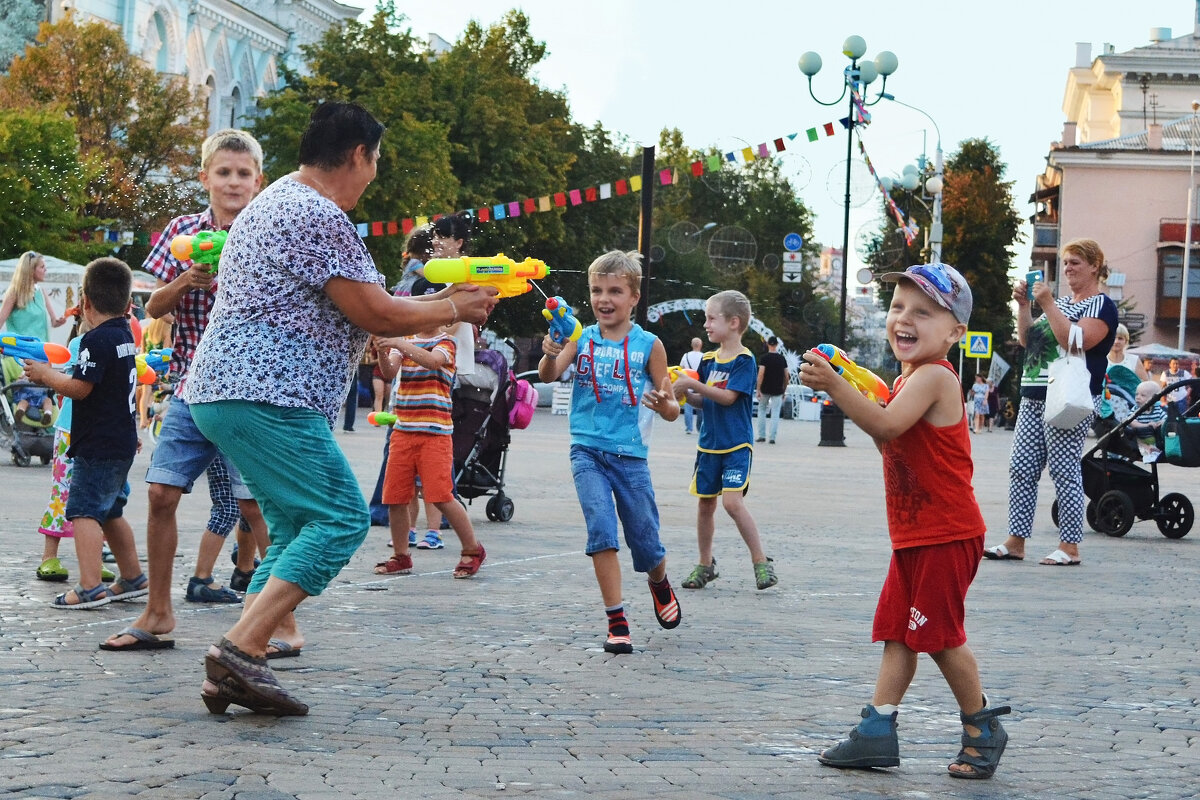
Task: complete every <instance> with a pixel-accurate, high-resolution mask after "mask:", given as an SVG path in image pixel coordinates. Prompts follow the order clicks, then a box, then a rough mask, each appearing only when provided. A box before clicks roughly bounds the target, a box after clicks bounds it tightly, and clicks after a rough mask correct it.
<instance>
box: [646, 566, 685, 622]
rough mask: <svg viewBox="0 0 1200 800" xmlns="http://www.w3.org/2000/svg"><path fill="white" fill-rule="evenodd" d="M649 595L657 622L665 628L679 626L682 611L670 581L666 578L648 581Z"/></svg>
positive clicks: (681, 619)
mask: <svg viewBox="0 0 1200 800" xmlns="http://www.w3.org/2000/svg"><path fill="white" fill-rule="evenodd" d="M650 596H651V597H652V598H654V616H655V617H657V618H658V624H659V625H661V626H663V627H664V628H666V629H667V630H670V629H671V628H677V627H679V623H680V622H682V621H683V612H682V611H680V610H679V600H678V599H677V598H676V597H675V590H674V589H672V588H671V582H670V581H669V580H667V579H666V578H663V579H662V581H661V582H660V583H655V582H654V581H650Z"/></svg>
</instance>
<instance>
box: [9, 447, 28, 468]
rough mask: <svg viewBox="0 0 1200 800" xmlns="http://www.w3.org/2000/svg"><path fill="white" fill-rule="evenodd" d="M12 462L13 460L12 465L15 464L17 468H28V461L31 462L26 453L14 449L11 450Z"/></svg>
mask: <svg viewBox="0 0 1200 800" xmlns="http://www.w3.org/2000/svg"><path fill="white" fill-rule="evenodd" d="M12 460H13V463H14V464H16V465H17V466H18V467H28V466H29V464H30V461H31V459H30V458H29V454H28V453H22V452H21V451H20V450H18V449H16V448H15V447H14V448H13V451H12Z"/></svg>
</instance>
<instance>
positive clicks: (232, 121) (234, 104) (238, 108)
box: [229, 86, 245, 128]
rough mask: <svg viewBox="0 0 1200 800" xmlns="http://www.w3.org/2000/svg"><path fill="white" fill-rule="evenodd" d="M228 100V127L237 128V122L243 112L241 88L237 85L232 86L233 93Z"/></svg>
mask: <svg viewBox="0 0 1200 800" xmlns="http://www.w3.org/2000/svg"><path fill="white" fill-rule="evenodd" d="M230 100H231V102H230V104H229V127H231V128H237V127H240V125H239V122H240V120H241V118H242V116H243V115H244V113H245V112H244V109H243V108H242V90H241V89H240V88H238V87H237V86H235V87H233V94H232V96H231V97H230Z"/></svg>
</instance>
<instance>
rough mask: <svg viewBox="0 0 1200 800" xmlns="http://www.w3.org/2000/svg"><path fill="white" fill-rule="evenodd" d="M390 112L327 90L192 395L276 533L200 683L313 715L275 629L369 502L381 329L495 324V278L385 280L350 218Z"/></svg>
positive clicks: (360, 526) (235, 281) (341, 550)
mask: <svg viewBox="0 0 1200 800" xmlns="http://www.w3.org/2000/svg"><path fill="white" fill-rule="evenodd" d="M382 136H383V126H382V125H381V124H380V123H379V122H378V121H377V120H375V118H374V117H372V116H371V114H370V113H368V112H367V111H366V110H365V109H363V108H362V107H361V106H358V105H356V104H352V103H325V104H323V105H321V106H319V107H318V108H317V109H316V110H315V111H313V114H312V118H311V120H310V121H309V125H308V128H307V130H306V131H305V132H304V135H303V136H302V137H301V140H300V158H299V161H300V168H299V169H298V170H297V171H296V172H293V173H292V174H290V175H288V176H286V177H284V178H283V179H281V180H279V181H277V182H276V183H274V184H272V185H271V186H270V187H268V188H267V189H266V190H265V191H263V192H262V193H261V194H260V195H259V196H258V197H257V198H255V200H254V201H253V202H252V203H251V204H250V205H249V206H247V207H246V209H245V210H244V211H242V213H241V214H240V215H239V216H238V218H237V221H236V222H235V223H234V225H233V227H232V228H231V229H230V231H229V240H228V242H227V243H226V245H225V249H224V252H223V254H222V257H221V274H220V281H219V284H220V288H219V289H218V291H217V301H216V305H215V306H214V308H213V313H212V318H211V320H210V321H209V325H208V328H207V329H206V330H205V332H204V337H203V339H201V341H200V345H199V347H198V348H197V350H196V355H195V359H194V360H193V362H192V368H191V374H190V377H189V380H188V384H187V388H186V390H185V399H186V400H187V401H188V402H189V403H190V404H191V405H192V413H193V416H194V418H195V420H196V425H197V426H198V427H199V428H200V430H201V431H202V432H203V433H204V435H205V436H207V437H209V438H210V439H211V440H212V441H213V443H214V444H216V445H217V446H218V447H219V448H220V449H221V451H222V452H223V453H225V454H227V455H228V456H229V457H230V458H232V459H233V462H234V463H235V464H236V465H237V467H238V469H239V470H240V471H241V473H242V477H243V478H244V479H245V481H246V484H247V486H248V487H249V488H250V490H251V492H252V493H253V494H254V497H255V499H256V500H258V502H259V504H260V505H261V506H262V509H263V515H264V516H265V517H266V519H267V523H268V525H269V527H270V531H271V547H270V549H269V550H268V551H267V555H266V558H265V559H264V560H263V563H262V566H261V567H260V568H259V569H258V570H256V571H255V573H254V579H253V580H252V581H251V583H250V587H249V589H248V591H247V594H246V599H245V603H244V606H243V610H242V615H241V618H240V619H239V620H238V622H237V624H235V625H234V626H233V627H232V628H231V629H230V630H229V631H228V632H227V633H226V635H225V637H224V638H223V639H222V640H221V642H220V643H219V644H216V645H213V646H212V647H210V648H209V652H208V656H207V658H206V661H205V671H206V676H207V679H206V680H205V682H204V685H203V688H202V690H201V696H202V698H203V700H204V703H205V705H206V706H208V709H209V711H211V712H213V713H218V714H219V713H223V712H224V711H225V709H226V708H227V707H228V706H229V704H230V703H235V704H237V705H241V706H245V707H246V708H250V709H252V710H254V711H258V712H261V713H266V714H275V715H288V714H305V713H307V712H308V706H307V705H305V704H304V703H302V702H300V701H299V700H297V699H295V698H294V697H292V696H291V695H290V694H289V693H288V692H287V691H285V690H284V689H283V688H282V687H281V686H280V685H279V682H278V680H276V678H275V674H274V673H273V672H272V670H271V669H270V668H269V667H268V666H267V661H266V658H265V656H266V651H267V647H268V643H269V640H270V637H271V633H272V631H274V630H275V629H276V627H277V626H278V625H279V623H280V621H281V620H283V619H284V618H285V617H286V616H287V615H288V614H290V613H291V612H292V611H293V610H294V609H295V608H296V606H297V605H298V604H299V603H300V602H301V601H303V600H304V599H305V598H306V597H308V596H310V595H316V594H320V593H321V592H322V591H323V590H324V589H325V587H326V586H327V585H328V584H329V582H330V581H331V580H332V579H333V578H334V576H336V575H337V574H338V572H339V571H340V570H341V569H342V568H343V567H344V566H345V565H346V563H347V562H348V561H349V560H350V557H351V556H352V555H353V554H354V552H355V551H356V550H357V549H358V546H359V545H360V544H361V543H362V541H363V540H364V539H365V538H366V535H367V531H368V529H369V527H370V517H369V516H368V514H367V504H366V502H365V501H364V500H363V497H362V492H361V491H360V490H359V487H358V481H357V480H356V478H355V476H354V474H353V472H352V471H351V469H350V465H349V463H348V462H347V461H346V458H345V456H344V455H343V454H342V451H341V449H340V448H339V447H338V445H337V443H336V442H335V440H334V438H333V432H332V429H333V425H334V421H335V418H336V416H337V413H338V409H339V407H340V405H341V401H342V399H343V398H344V397H345V396H346V387H347V386H348V385H349V382H350V380H351V378H352V376H353V375H354V371H355V369H356V367H357V365H358V363H359V361H360V359H361V358H362V354H363V350H364V348H365V347H366V344H367V339H368V338H369V336H370V334H376V335H380V336H397V335H404V334H411V333H415V332H416V331H419V330H424V329H427V328H429V327H431V326H436V325H448V324H452V323H455V322H458V321H459V320H467V321H470V322H474V323H479V324H482V323H484V322H485V321H486V320H487V316H488V314H489V313H490V311H491V309H492V307H493V306H494V305H495V302H496V298H495V291H494V290H491V289H486V290H485V289H480V288H479V287H476V286H463V285H456V286H452V287H449V288H447V289H444V290H442V291H440V292H438V293H437V294H433V295H429V296H427V297H425V298H421V299H416V298H397V297H393V296H392V295H390V294H388V292H387V291H385V289H384V279H383V276H382V275H380V274H379V272H378V271H377V270H376V268H375V264H374V262H373V261H372V259H371V255H370V253H368V252H367V248H366V246H365V245H364V244H363V241H362V239H361V238H360V237H359V235H358V232H357V229H356V228H355V226H354V224H353V223H352V222H351V221H350V219H349V217H347V216H346V212H347V211H349V210H350V209H352V208H354V206H355V205H356V204H357V203H358V200H359V198H360V197H361V196H362V193H363V191H364V190H365V189H366V187H367V185H368V184H369V183H370V182H371V181H372V180H373V179H374V178H375V171H376V162H377V160H378V158H379V142H380V140H381V138H382Z"/></svg>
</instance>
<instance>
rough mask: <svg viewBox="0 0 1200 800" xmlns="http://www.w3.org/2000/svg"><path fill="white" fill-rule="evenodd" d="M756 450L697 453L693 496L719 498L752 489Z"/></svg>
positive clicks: (745, 448) (743, 449)
mask: <svg viewBox="0 0 1200 800" xmlns="http://www.w3.org/2000/svg"><path fill="white" fill-rule="evenodd" d="M753 458H754V450H753V449H752V448H749V447H739V448H738V449H736V450H730V451H729V452H728V453H705V452H703V451H701V452H698V453H696V472H695V474H694V475H692V487H691V489H692V494H694V495H696V496H697V497H718V496H720V495H721V493H722V492H742V493H745V492H746V490H747V489H749V488H750V462H751V461H752V460H753Z"/></svg>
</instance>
